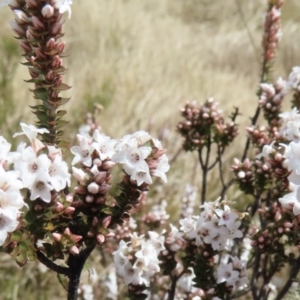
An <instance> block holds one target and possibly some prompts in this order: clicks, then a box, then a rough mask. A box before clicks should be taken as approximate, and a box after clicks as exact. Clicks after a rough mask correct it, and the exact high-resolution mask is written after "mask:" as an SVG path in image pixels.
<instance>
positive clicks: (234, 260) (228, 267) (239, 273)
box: [216, 256, 249, 290]
mask: <svg viewBox="0 0 300 300" xmlns="http://www.w3.org/2000/svg"><path fill="white" fill-rule="evenodd" d="M229 259H230V262H228V261H229ZM216 277H217V283H218V284H219V283H222V282H224V283H225V285H226V286H227V287H231V288H232V289H233V290H238V289H243V288H244V287H245V286H247V284H248V281H249V280H248V277H247V274H246V264H245V262H244V261H241V260H240V259H239V258H238V257H236V256H234V257H232V256H227V257H226V259H224V260H223V261H222V262H221V264H220V265H219V266H218V267H217V275H216Z"/></svg>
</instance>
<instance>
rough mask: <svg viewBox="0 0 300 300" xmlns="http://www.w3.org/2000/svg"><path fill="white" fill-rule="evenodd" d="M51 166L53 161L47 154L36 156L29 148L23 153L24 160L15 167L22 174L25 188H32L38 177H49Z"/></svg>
mask: <svg viewBox="0 0 300 300" xmlns="http://www.w3.org/2000/svg"><path fill="white" fill-rule="evenodd" d="M50 164H51V161H50V159H49V158H48V156H47V155H46V154H41V155H39V156H36V153H35V151H34V150H33V149H32V148H31V147H27V148H26V149H24V151H23V152H22V160H19V161H17V162H16V163H15V165H14V166H15V169H16V170H18V171H19V172H20V174H21V179H22V181H23V183H24V186H25V187H27V188H31V185H32V183H33V181H34V180H35V179H36V177H37V176H41V175H42V176H45V175H47V176H49V175H48V170H49V167H50ZM47 181H48V180H47Z"/></svg>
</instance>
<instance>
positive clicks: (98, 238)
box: [96, 234, 105, 244]
mask: <svg viewBox="0 0 300 300" xmlns="http://www.w3.org/2000/svg"><path fill="white" fill-rule="evenodd" d="M96 239H97V242H98V243H99V244H103V243H104V242H105V236H104V235H103V234H98V235H97V237H96Z"/></svg>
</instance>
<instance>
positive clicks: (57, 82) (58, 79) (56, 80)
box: [54, 75, 63, 86]
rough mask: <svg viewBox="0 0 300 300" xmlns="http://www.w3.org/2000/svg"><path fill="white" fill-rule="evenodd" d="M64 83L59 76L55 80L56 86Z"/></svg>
mask: <svg viewBox="0 0 300 300" xmlns="http://www.w3.org/2000/svg"><path fill="white" fill-rule="evenodd" d="M62 82H63V77H62V76H61V75H58V76H57V77H56V78H55V84H54V86H60V85H61V84H62Z"/></svg>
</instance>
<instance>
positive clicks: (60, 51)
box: [57, 42, 66, 54]
mask: <svg viewBox="0 0 300 300" xmlns="http://www.w3.org/2000/svg"><path fill="white" fill-rule="evenodd" d="M65 45H66V44H65V42H60V43H58V44H57V51H58V54H61V53H62V52H63V51H64V49H65Z"/></svg>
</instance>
